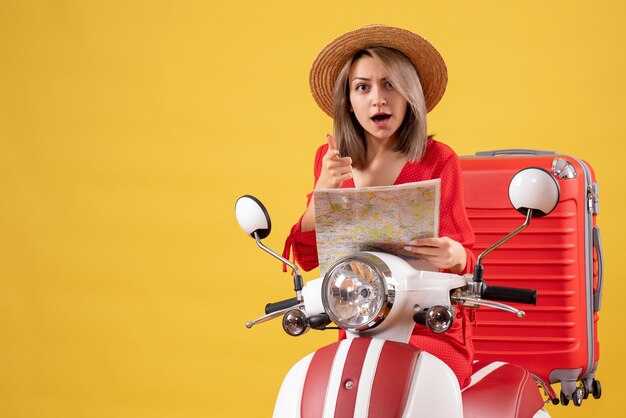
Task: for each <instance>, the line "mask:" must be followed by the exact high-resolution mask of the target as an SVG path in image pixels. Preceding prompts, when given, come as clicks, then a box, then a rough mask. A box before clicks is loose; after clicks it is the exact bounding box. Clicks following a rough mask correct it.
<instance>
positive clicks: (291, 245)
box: [283, 145, 328, 271]
mask: <svg viewBox="0 0 626 418" xmlns="http://www.w3.org/2000/svg"><path fill="white" fill-rule="evenodd" d="M327 148H328V145H323V146H321V147H320V148H318V150H317V153H316V154H315V163H314V165H313V175H314V178H315V180H314V182H313V188H315V185H316V184H317V180H318V179H319V177H320V173H321V171H322V158H323V157H324V155H325V154H326V149H327ZM312 197H313V192H311V193H309V194H308V195H307V202H306V204H307V207H308V206H309V204H310V203H311V198H312ZM291 254H293V261H295V262H296V263H298V265H299V266H300V267H302V268H303V269H304V270H305V271H309V270H312V269H314V268H315V267H317V266H318V265H319V261H318V258H317V240H316V238H315V230H311V231H306V232H302V217H300V219H299V220H298V222H297V223H296V224H295V225H294V226H293V227H292V228H291V232H290V233H289V236H288V237H287V239H286V240H285V248H284V249H283V257H284V258H287V259H289V258H290V255H291ZM286 270H287V268H286V266H284V265H283V271H286Z"/></svg>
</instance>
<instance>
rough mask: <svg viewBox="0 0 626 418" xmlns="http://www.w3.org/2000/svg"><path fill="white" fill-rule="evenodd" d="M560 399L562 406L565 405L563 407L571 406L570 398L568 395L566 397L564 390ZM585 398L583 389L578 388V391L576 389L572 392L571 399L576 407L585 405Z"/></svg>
mask: <svg viewBox="0 0 626 418" xmlns="http://www.w3.org/2000/svg"><path fill="white" fill-rule="evenodd" d="M559 398H560V399H561V405H563V406H567V405H569V401H570V398H568V397H567V395H565V393H564V392H563V390H561V394H560V396H559ZM583 398H584V393H583V390H582V388H579V387H577V388H576V389H574V392H572V394H571V399H572V402H573V403H574V405H576V406H580V405H582V404H583Z"/></svg>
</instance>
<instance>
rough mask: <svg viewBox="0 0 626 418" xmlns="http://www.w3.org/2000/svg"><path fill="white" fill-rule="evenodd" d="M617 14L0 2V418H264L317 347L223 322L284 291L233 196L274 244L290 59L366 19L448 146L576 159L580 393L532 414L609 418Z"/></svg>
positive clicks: (302, 67)
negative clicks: (590, 371)
mask: <svg viewBox="0 0 626 418" xmlns="http://www.w3.org/2000/svg"><path fill="white" fill-rule="evenodd" d="M625 4H626V3H624V2H621V1H565V0H561V1H538V0H531V1H524V2H506V1H498V0H493V1H479V0H477V1H453V0H444V1H430V2H423V1H395V2H380V1H365V0H362V1H354V2H347V1H346V2H341V1H336V0H335V1H326V0H319V1H314V2H298V1H271V2H257V1H249V2H244V1H232V2H229V1H219V2H217V1H216V2H213V3H212V2H210V1H169V2H167V1H154V2H147V1H136V0H131V1H62V0H56V1H35V0H33V1H19V0H7V1H3V2H1V3H0V416H2V417H151V418H155V417H183V416H184V417H207V416H212V417H213V416H215V417H222V416H224V417H225V416H233V417H239V416H241V417H244V416H268V415H269V414H270V412H271V410H272V404H273V401H274V397H275V395H276V392H277V390H278V387H279V385H280V381H281V378H282V376H283V375H284V374H285V372H286V371H287V369H288V367H289V366H290V365H291V364H293V363H294V362H295V361H296V359H298V358H300V357H302V356H303V355H304V354H306V353H308V352H310V351H312V350H313V349H314V348H315V347H316V346H318V345H319V344H321V343H323V342H325V341H330V340H332V339H333V338H334V335H333V334H326V335H307V336H305V337H304V338H300V339H293V338H289V337H287V336H286V335H284V334H283V333H282V331H281V330H280V326H279V324H278V322H275V323H270V324H267V325H265V326H259V327H258V328H254V329H252V330H246V329H245V327H244V325H243V324H244V322H245V321H246V320H249V319H252V318H254V317H256V316H258V315H260V314H261V312H262V308H263V306H264V304H265V303H266V302H269V301H274V300H277V299H282V298H286V297H290V295H291V290H290V289H291V281H290V276H289V275H286V274H282V273H281V272H280V266H279V263H277V262H276V261H275V260H273V259H271V258H270V257H269V256H265V255H264V254H262V253H261V252H260V251H258V250H257V249H256V247H255V245H254V243H253V242H252V240H250V239H249V238H247V237H245V236H244V234H243V233H242V232H241V231H240V230H239V227H238V226H237V224H236V222H235V218H234V210H233V209H234V202H235V200H236V198H237V197H238V196H240V195H242V194H244V193H252V194H255V195H257V196H258V197H259V198H261V199H262V200H263V201H264V202H265V203H266V206H267V207H268V209H269V210H270V213H271V214H272V217H273V223H274V232H273V235H272V236H271V237H270V238H269V239H268V240H267V244H268V245H270V246H272V247H274V248H276V249H279V250H280V249H282V242H283V238H284V236H285V235H286V234H287V232H288V230H289V227H290V225H291V224H292V223H293V222H294V221H295V220H296V218H297V217H298V216H299V214H300V213H301V211H302V210H303V208H304V196H305V194H306V193H307V192H308V190H309V188H310V187H311V181H312V179H311V166H312V157H313V152H314V150H315V149H316V147H317V146H318V145H319V144H320V143H321V142H323V140H324V134H325V133H326V132H329V131H330V130H331V123H330V120H329V119H328V118H327V117H326V116H325V115H324V114H323V113H322V112H321V111H319V110H318V109H317V107H316V106H315V104H314V102H313V100H312V99H311V98H310V95H309V92H308V69H309V66H310V64H311V62H312V60H313V58H314V57H315V54H316V53H317V51H318V50H319V49H320V48H321V47H322V46H323V45H324V44H325V43H326V42H327V41H329V40H330V39H332V38H333V37H334V36H336V35H338V34H340V33H342V32H344V31H346V30H348V29H352V28H355V27H357V26H360V25H363V24H367V23H388V24H393V25H397V26H401V27H405V28H408V29H411V30H414V31H416V32H418V33H420V34H423V35H424V36H426V37H427V38H428V39H429V40H431V41H432V42H433V43H434V44H435V45H436V46H437V47H438V48H439V50H440V51H441V53H442V54H443V56H444V57H445V58H446V61H447V63H448V67H449V72H450V83H449V86H448V91H447V93H446V96H445V97H444V99H443V101H442V102H441V103H440V105H439V106H438V107H437V108H436V110H435V111H434V112H433V113H432V114H431V115H430V129H429V130H430V132H432V133H436V134H438V137H439V138H440V139H441V140H443V141H444V142H447V143H448V144H449V145H451V146H452V147H453V148H454V149H455V150H456V151H457V152H458V153H459V154H469V153H473V152H475V151H477V150H485V149H496V148H508V147H524V148H539V149H550V150H558V151H561V152H563V153H567V154H571V155H575V156H579V157H582V158H584V159H586V160H588V161H589V162H590V163H591V164H592V165H593V167H594V168H595V169H596V174H597V177H598V179H599V181H600V184H601V214H600V218H599V224H600V226H601V227H602V232H603V239H604V247H605V253H606V254H605V256H606V278H607V282H606V287H605V292H604V305H603V309H602V312H601V321H600V323H601V329H600V335H601V341H602V360H601V366H600V370H599V373H598V377H599V378H600V379H601V380H602V383H603V389H604V397H603V399H602V400H600V401H594V400H590V401H587V402H586V403H585V404H584V405H583V407H582V408H578V409H576V408H574V407H573V406H571V405H570V406H569V407H567V408H562V407H558V408H554V407H551V412H552V413H553V416H554V417H564V416H566V414H565V412H566V411H567V412H568V413H569V415H567V416H576V417H591V416H594V417H595V416H598V417H612V416H624V414H625V413H626V410H625V409H624V408H625V407H624V403H623V399H622V397H623V387H622V385H621V383H622V381H623V374H624V372H625V371H626V370H625V367H624V361H623V356H622V355H621V354H622V353H623V345H624V343H625V342H626V338H624V332H626V331H624V330H625V329H626V321H625V320H624V317H623V315H622V314H623V313H622V309H620V306H623V301H622V299H623V298H622V296H621V295H622V294H623V293H624V291H623V289H622V288H621V286H620V285H621V284H622V283H623V277H622V274H621V273H622V270H623V269H620V264H619V263H620V262H621V261H623V257H622V248H623V247H622V236H623V234H624V230H625V228H624V227H623V222H622V216H623V213H622V212H623V211H621V209H622V206H621V203H622V202H623V194H624V191H625V187H624V186H623V179H622V177H623V170H624V158H625V155H626V153H625V152H624V149H625V147H624V140H625V139H626V128H625V126H626V125H625V123H624V119H625V116H626V112H625V111H626V105H625V100H624V97H625V95H626V81H625V79H626V78H625V75H626V58H625V57H626V54H625V53H624V43H625V41H626V27H625V25H624V24H623V23H624V19H625V17H626V6H625ZM308 277H309V278H312V277H313V275H309V276H308Z"/></svg>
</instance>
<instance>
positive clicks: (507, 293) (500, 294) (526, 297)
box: [481, 286, 537, 305]
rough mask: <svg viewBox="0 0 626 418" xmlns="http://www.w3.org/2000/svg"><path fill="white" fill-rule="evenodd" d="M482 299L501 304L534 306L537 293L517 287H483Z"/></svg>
mask: <svg viewBox="0 0 626 418" xmlns="http://www.w3.org/2000/svg"><path fill="white" fill-rule="evenodd" d="M481 296H482V298H483V299H489V300H499V301H502V302H517V303H527V304H529V305H530V304H532V305H536V304H537V291H536V290H532V289H519V288H517V287H504V286H485V287H483V291H482V295H481Z"/></svg>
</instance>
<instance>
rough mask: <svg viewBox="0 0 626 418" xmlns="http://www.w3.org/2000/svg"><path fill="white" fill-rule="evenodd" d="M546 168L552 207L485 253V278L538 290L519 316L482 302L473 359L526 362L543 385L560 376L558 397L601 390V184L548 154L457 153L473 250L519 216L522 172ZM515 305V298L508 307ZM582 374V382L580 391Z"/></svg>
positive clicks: (571, 161)
mask: <svg viewBox="0 0 626 418" xmlns="http://www.w3.org/2000/svg"><path fill="white" fill-rule="evenodd" d="M526 167H539V168H543V169H545V170H547V171H548V172H551V173H553V175H554V176H555V178H556V179H557V181H558V183H559V186H560V198H559V204H558V206H557V207H556V209H555V210H554V211H553V212H552V213H551V214H549V215H548V216H546V217H543V218H535V219H533V221H532V222H531V224H530V226H529V227H528V228H527V229H525V230H524V231H523V232H522V233H520V234H519V235H517V236H516V237H514V238H513V239H512V240H511V241H509V242H507V243H506V244H504V245H503V246H502V247H500V248H499V249H498V250H496V251H494V252H492V253H490V254H489V255H488V256H486V257H485V258H484V262H483V265H484V268H485V273H484V277H485V280H486V282H487V283H488V284H491V285H499V286H511V287H523V288H532V289H537V305H536V306H529V305H519V306H516V307H518V308H519V309H522V310H524V311H526V317H525V318H524V319H519V318H517V317H516V316H515V315H511V314H510V313H506V312H502V311H497V310H493V309H489V308H484V307H483V308H480V310H478V312H477V315H476V317H477V326H476V328H475V330H474V347H475V349H476V359H477V360H486V361H506V362H510V363H515V364H519V365H521V366H523V367H526V368H527V369H528V370H530V371H531V372H532V373H534V374H535V375H537V376H538V377H540V378H541V379H542V380H543V381H544V382H549V383H557V382H561V388H562V393H561V401H562V402H563V403H565V404H566V403H567V402H568V401H569V399H574V401H575V402H576V403H578V402H579V399H577V398H579V397H580V395H581V393H582V394H584V395H585V397H586V395H587V394H593V396H594V397H599V396H600V393H601V388H600V382H599V381H597V380H596V379H595V373H596V369H597V367H598V358H599V343H598V330H597V324H598V311H599V310H600V301H601V298H602V280H603V277H602V276H603V274H602V272H603V269H602V263H603V260H602V250H601V245H600V232H599V229H598V227H597V226H596V216H597V214H598V185H597V183H596V181H595V177H594V172H593V170H592V169H591V167H590V166H589V165H587V164H586V163H585V162H584V161H582V160H580V159H577V158H574V157H570V156H566V155H558V154H556V153H554V152H545V151H532V150H500V151H490V152H483V153H477V154H476V155H475V156H467V157H461V168H462V170H463V180H464V187H465V203H466V208H467V213H468V216H469V219H470V222H471V224H472V227H473V228H474V233H475V234H476V245H475V249H474V251H475V253H476V255H478V254H480V253H481V252H482V251H484V250H485V249H486V248H487V247H488V246H489V245H490V244H492V243H494V242H496V241H497V240H498V239H500V238H501V237H503V236H505V235H506V234H507V233H509V232H510V231H512V230H513V229H515V228H516V227H518V226H519V225H521V224H522V223H523V222H524V219H525V218H524V217H523V216H522V215H521V214H520V213H518V212H517V211H516V210H514V209H513V208H512V207H511V205H510V203H509V200H508V186H509V182H510V180H511V178H512V177H513V176H514V175H515V173H517V172H518V171H519V170H520V169H522V168H526ZM514 305H515V304H514ZM577 381H580V382H581V383H580V389H578V388H577Z"/></svg>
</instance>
